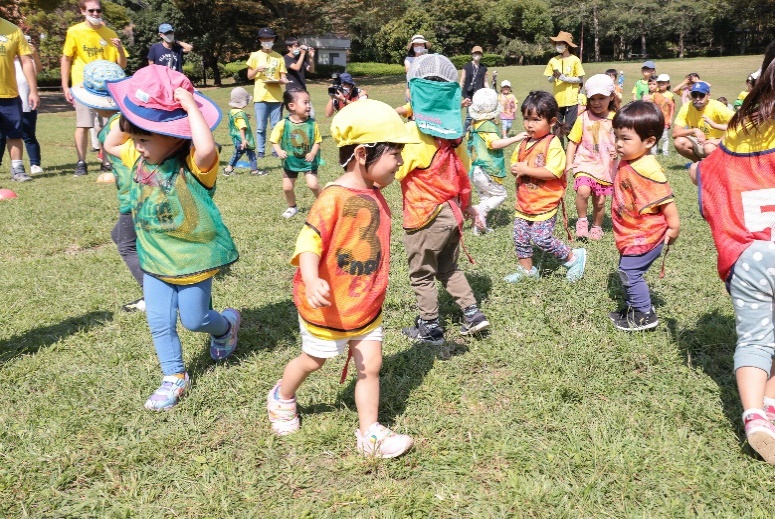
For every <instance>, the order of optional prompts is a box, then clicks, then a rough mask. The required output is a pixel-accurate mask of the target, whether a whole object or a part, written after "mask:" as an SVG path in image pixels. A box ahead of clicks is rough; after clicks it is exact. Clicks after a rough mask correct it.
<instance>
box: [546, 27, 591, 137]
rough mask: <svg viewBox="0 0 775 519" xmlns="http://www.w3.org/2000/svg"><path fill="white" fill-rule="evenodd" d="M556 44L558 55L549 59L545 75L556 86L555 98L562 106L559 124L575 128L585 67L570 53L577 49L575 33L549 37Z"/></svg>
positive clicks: (563, 33)
mask: <svg viewBox="0 0 775 519" xmlns="http://www.w3.org/2000/svg"><path fill="white" fill-rule="evenodd" d="M549 39H550V40H551V41H552V43H553V44H554V48H555V50H556V51H557V56H555V57H553V58H552V59H550V60H549V63H548V64H547V65H546V69H545V70H544V76H546V77H547V79H548V80H549V83H551V84H552V86H553V87H554V98H555V100H557V105H558V106H559V107H560V117H559V118H558V119H557V124H562V125H564V127H565V129H566V131H570V129H571V128H573V123H575V122H576V117H577V116H578V112H579V90H580V89H581V84H582V83H583V82H584V67H582V66H581V60H580V59H579V58H578V57H576V56H574V55H573V54H571V53H570V50H571V48H573V49H575V48H576V47H577V45H576V44H574V43H573V35H572V34H571V33H569V32H565V31H560V33H559V34H558V35H557V36H555V37H554V38H549Z"/></svg>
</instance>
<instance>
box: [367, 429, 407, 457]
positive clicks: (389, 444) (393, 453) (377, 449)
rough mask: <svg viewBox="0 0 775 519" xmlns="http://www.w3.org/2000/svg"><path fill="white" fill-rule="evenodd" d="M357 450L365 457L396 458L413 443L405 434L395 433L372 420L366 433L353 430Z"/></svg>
mask: <svg viewBox="0 0 775 519" xmlns="http://www.w3.org/2000/svg"><path fill="white" fill-rule="evenodd" d="M355 437H356V439H357V448H358V452H360V453H361V454H363V456H364V457H366V458H371V457H374V458H396V457H398V456H400V455H402V454H403V453H405V452H406V451H408V450H409V449H411V448H412V445H414V440H412V437H411V436H407V435H406V434H397V433H394V432H393V431H391V430H390V429H388V428H387V427H385V426H384V425H380V424H379V423H378V422H374V423H373V424H371V427H369V430H368V431H367V432H366V434H361V431H360V429H356V430H355Z"/></svg>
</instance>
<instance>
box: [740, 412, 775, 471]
mask: <svg viewBox="0 0 775 519" xmlns="http://www.w3.org/2000/svg"><path fill="white" fill-rule="evenodd" d="M743 423H745V437H746V438H747V439H748V445H750V446H751V448H752V449H753V450H755V451H756V452H758V453H759V456H761V457H762V458H763V459H764V461H766V462H767V463H769V464H771V465H775V425H773V424H772V422H770V421H769V420H767V418H766V417H765V416H763V415H761V414H759V413H758V412H754V413H749V414H748V415H747V416H745V418H743Z"/></svg>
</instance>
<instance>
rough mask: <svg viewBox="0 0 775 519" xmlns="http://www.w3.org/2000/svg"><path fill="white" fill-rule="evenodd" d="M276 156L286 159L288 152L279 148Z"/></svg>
mask: <svg viewBox="0 0 775 519" xmlns="http://www.w3.org/2000/svg"><path fill="white" fill-rule="evenodd" d="M277 156H278V157H280V158H281V159H283V160H284V159H287V158H288V152H287V151H285V150H280V151H278V152H277Z"/></svg>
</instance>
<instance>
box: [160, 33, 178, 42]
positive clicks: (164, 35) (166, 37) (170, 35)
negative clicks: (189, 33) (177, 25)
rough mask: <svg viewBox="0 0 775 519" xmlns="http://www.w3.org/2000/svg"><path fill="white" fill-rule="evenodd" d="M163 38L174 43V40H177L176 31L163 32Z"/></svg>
mask: <svg viewBox="0 0 775 519" xmlns="http://www.w3.org/2000/svg"><path fill="white" fill-rule="evenodd" d="M161 38H162V39H163V40H164V41H166V42H167V43H172V42H173V41H175V34H174V33H172V34H162V35H161Z"/></svg>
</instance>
